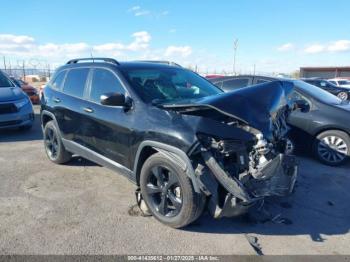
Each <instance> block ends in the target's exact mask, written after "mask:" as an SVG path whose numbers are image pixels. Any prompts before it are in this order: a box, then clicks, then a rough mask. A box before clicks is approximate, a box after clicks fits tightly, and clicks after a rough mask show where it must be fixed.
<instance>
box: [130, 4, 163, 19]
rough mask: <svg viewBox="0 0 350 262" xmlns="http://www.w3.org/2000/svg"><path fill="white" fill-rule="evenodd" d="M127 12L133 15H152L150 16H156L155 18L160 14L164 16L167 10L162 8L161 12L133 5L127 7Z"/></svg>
mask: <svg viewBox="0 0 350 262" xmlns="http://www.w3.org/2000/svg"><path fill="white" fill-rule="evenodd" d="M128 12H129V13H132V14H133V15H134V16H152V17H156V18H159V17H161V16H166V15H168V14H169V11H168V10H163V11H161V12H154V11H150V10H147V9H143V8H141V6H139V5H135V6H133V7H131V8H129V9H128Z"/></svg>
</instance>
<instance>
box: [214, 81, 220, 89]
mask: <svg viewBox="0 0 350 262" xmlns="http://www.w3.org/2000/svg"><path fill="white" fill-rule="evenodd" d="M214 85H216V86H217V87H220V88H221V87H222V81H219V82H214Z"/></svg>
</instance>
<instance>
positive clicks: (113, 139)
mask: <svg viewBox="0 0 350 262" xmlns="http://www.w3.org/2000/svg"><path fill="white" fill-rule="evenodd" d="M106 93H122V94H124V95H126V94H127V92H126V90H125V89H124V87H123V85H122V83H121V81H120V79H119V78H118V76H117V74H116V73H115V72H114V71H112V70H110V69H108V68H102V67H96V68H94V69H92V71H91V77H90V84H89V91H88V95H87V97H88V102H87V105H86V108H85V109H86V110H85V112H84V123H83V126H84V132H83V134H82V139H83V141H84V144H85V146H87V147H88V148H89V149H91V150H93V151H94V152H97V153H98V154H100V155H102V156H104V157H107V158H109V159H111V160H113V161H115V162H117V163H119V164H121V165H123V166H127V164H128V159H127V156H128V153H129V151H130V146H129V145H130V138H131V137H132V136H131V132H132V129H131V128H130V127H129V126H130V124H132V123H130V122H129V121H130V116H129V114H131V112H125V110H124V108H123V107H120V106H106V105H102V104H101V103H100V97H101V95H102V94H106Z"/></svg>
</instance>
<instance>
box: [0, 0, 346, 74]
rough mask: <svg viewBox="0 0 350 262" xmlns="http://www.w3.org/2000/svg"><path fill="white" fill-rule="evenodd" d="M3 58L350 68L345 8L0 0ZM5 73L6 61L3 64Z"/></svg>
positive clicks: (324, 1) (215, 68) (257, 0)
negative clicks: (112, 59) (92, 59)
mask: <svg viewBox="0 0 350 262" xmlns="http://www.w3.org/2000/svg"><path fill="white" fill-rule="evenodd" d="M0 6H1V10H2V12H1V15H0V56H5V59H6V61H7V62H8V63H11V66H13V67H15V66H16V65H18V64H21V63H22V62H23V61H24V62H25V64H26V65H28V66H36V67H40V66H43V65H47V64H50V65H52V66H53V67H55V66H58V65H60V64H62V63H65V62H66V61H67V60H69V59H72V58H76V57H90V56H91V55H93V56H95V57H98V56H108V57H114V58H116V59H118V60H121V61H124V60H135V59H136V60H140V59H156V60H171V61H174V62H177V63H180V64H182V65H184V66H190V67H192V68H197V69H198V70H199V71H201V72H208V73H220V72H222V71H225V72H230V71H232V70H233V69H232V68H233V57H234V44H233V43H234V40H235V39H238V46H237V49H236V70H237V72H239V73H251V72H252V71H253V70H254V68H255V71H256V72H257V73H259V72H262V73H271V72H279V73H290V72H293V71H295V70H297V69H299V67H300V66H346V65H347V66H350V26H349V25H350V22H349V21H348V20H349V14H350V1H349V0H333V1H331V0H317V1H316V0H308V1H302V0H299V1H298V0H221V1H209V0H208V1H206V0H202V1H199V0H198V1H195V0H192V1H190V0H187V1H181V0H178V1H175V0H168V1H160V0H145V1H126V0H125V1H121V0H119V1H116V0H98V1H97V0H84V1H82V0H74V1H73V0H70V1H68V0H60V1H44V0H11V1H10V0H0ZM0 67H1V68H2V67H3V65H2V61H1V60H0Z"/></svg>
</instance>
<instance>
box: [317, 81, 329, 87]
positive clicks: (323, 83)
mask: <svg viewBox="0 0 350 262" xmlns="http://www.w3.org/2000/svg"><path fill="white" fill-rule="evenodd" d="M319 86H320V87H327V86H328V85H327V82H325V81H321V82H320V85H319Z"/></svg>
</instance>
